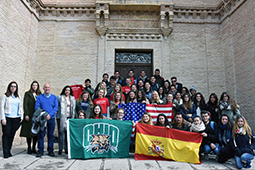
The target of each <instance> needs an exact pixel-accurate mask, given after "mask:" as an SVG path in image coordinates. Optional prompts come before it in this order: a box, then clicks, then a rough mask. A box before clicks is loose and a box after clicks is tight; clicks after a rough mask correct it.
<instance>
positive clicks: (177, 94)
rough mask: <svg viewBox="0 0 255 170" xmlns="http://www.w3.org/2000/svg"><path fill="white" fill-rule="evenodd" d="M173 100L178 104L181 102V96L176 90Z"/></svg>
mask: <svg viewBox="0 0 255 170" xmlns="http://www.w3.org/2000/svg"><path fill="white" fill-rule="evenodd" d="M174 102H175V103H176V104H178V105H179V106H180V105H182V104H183V100H182V96H181V93H180V92H177V93H176V94H175V96H174Z"/></svg>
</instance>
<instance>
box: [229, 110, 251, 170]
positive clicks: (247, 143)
mask: <svg viewBox="0 0 255 170" xmlns="http://www.w3.org/2000/svg"><path fill="white" fill-rule="evenodd" d="M253 136H254V134H253V132H252V130H251V128H250V126H249V125H248V123H247V121H246V119H245V118H244V117H243V116H242V115H237V116H236V119H235V124H234V127H233V130H232V140H231V142H230V147H231V148H232V150H233V151H234V155H235V164H236V167H237V168H238V169H242V168H243V167H245V168H251V160H253V159H254V155H255V154H254V152H253V149H254V148H253V142H254V139H253Z"/></svg>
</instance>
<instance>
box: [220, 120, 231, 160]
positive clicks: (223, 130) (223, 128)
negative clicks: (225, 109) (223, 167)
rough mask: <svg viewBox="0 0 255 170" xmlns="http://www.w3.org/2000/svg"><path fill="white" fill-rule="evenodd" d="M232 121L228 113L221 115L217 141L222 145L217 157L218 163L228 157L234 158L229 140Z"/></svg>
mask: <svg viewBox="0 0 255 170" xmlns="http://www.w3.org/2000/svg"><path fill="white" fill-rule="evenodd" d="M232 129H233V123H232V121H230V120H229V117H228V115H221V117H220V123H219V143H220V145H221V147H222V149H221V151H220V155H219V158H218V162H219V163H224V162H226V161H227V160H228V159H230V158H234V154H233V152H232V151H231V148H230V146H229V142H230V141H231V140H232Z"/></svg>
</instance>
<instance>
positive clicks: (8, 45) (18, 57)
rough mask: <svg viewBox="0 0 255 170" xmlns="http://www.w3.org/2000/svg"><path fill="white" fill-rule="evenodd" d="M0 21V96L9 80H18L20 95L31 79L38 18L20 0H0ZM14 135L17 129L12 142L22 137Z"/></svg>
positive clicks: (22, 140) (0, 132)
mask: <svg viewBox="0 0 255 170" xmlns="http://www.w3.org/2000/svg"><path fill="white" fill-rule="evenodd" d="M0 23H1V25H0V30H1V31H0V54H1V55H0V61H1V62H0V74H1V81H0V92H1V97H2V95H3V94H4V93H5V91H6V88H7V86H8V84H9V83H10V82H11V81H16V82H17V83H18V85H19V94H20V95H21V96H22V97H23V95H24V92H25V91H27V90H29V88H30V83H31V82H32V81H33V80H34V73H35V69H36V68H35V57H36V49H37V35H38V27H37V25H38V20H37V19H36V18H35V17H34V16H33V15H32V14H31V13H30V12H29V11H28V10H27V8H26V7H25V6H24V4H23V3H22V2H21V1H16V0H3V1H1V3H0ZM1 128H2V127H0V129H1ZM0 136H2V130H0ZM18 136H19V131H17V133H16V140H15V144H20V143H21V142H24V138H19V137H18ZM1 142H2V138H0V143H1Z"/></svg>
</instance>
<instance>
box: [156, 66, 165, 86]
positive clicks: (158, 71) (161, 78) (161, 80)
mask: <svg viewBox="0 0 255 170" xmlns="http://www.w3.org/2000/svg"><path fill="white" fill-rule="evenodd" d="M154 76H155V78H156V83H158V84H159V85H160V86H162V87H163V86H164V81H165V80H164V78H163V77H161V76H160V70H159V69H158V68H157V69H156V70H155V75H154Z"/></svg>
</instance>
